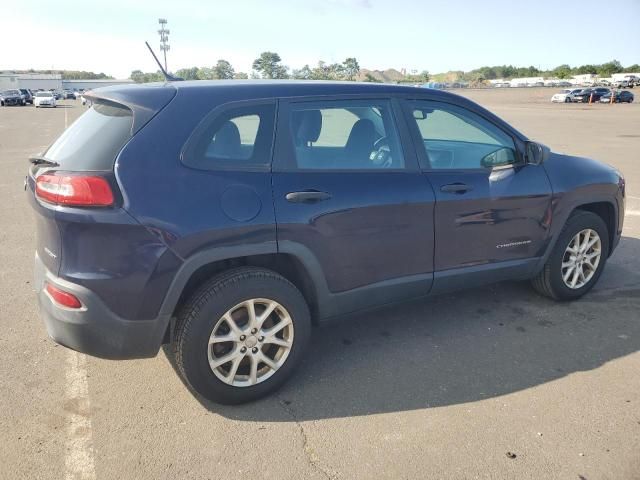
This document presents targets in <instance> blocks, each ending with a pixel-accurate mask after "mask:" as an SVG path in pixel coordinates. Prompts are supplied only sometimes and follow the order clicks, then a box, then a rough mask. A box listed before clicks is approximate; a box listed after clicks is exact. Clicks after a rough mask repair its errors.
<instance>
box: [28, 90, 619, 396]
mask: <svg viewBox="0 0 640 480" xmlns="http://www.w3.org/2000/svg"><path fill="white" fill-rule="evenodd" d="M91 101H92V106H91V108H90V109H89V110H88V111H87V112H86V113H85V114H84V115H82V116H81V117H80V118H79V119H78V120H77V121H76V122H75V123H74V124H73V125H72V126H71V127H70V128H68V129H67V130H66V131H65V132H64V133H63V135H62V136H61V137H60V138H59V139H58V140H57V141H56V142H55V143H54V144H53V145H51V146H50V147H49V148H48V150H47V151H46V152H44V154H43V155H42V156H41V157H37V158H33V159H31V162H32V166H31V168H30V172H29V176H28V178H27V186H28V191H29V198H30V200H31V203H32V204H33V207H34V209H35V211H36V213H37V215H36V217H37V251H36V280H37V281H36V288H37V292H38V297H39V302H40V306H41V311H42V314H43V316H44V320H45V323H46V325H47V330H48V332H49V334H50V335H51V337H53V339H54V340H56V341H57V342H59V343H61V344H63V345H66V346H68V347H70V348H73V349H75V350H78V351H81V352H85V353H87V354H90V355H95V356H98V357H104V358H112V359H125V358H140V357H152V356H154V355H156V354H157V352H158V351H159V348H160V346H161V345H162V344H163V343H171V345H172V346H173V350H172V351H173V352H174V353H175V361H176V362H175V363H176V365H177V367H178V369H179V371H180V372H181V374H182V375H183V377H184V379H185V380H186V382H187V383H188V384H189V385H190V386H191V387H192V388H193V389H194V390H195V391H197V392H198V393H200V394H201V395H203V396H204V397H206V398H208V399H210V400H213V401H216V402H221V403H241V402H244V401H249V400H252V399H256V398H258V397H260V396H263V395H265V394H266V393H268V392H270V391H272V390H273V389H274V388H276V387H278V386H279V385H281V384H282V383H283V382H284V380H285V379H286V378H287V377H288V376H289V375H290V374H291V372H292V370H293V368H294V367H295V365H296V364H297V363H299V361H300V358H301V355H302V354H303V352H304V350H305V347H306V344H307V341H308V339H309V336H310V333H311V325H312V323H313V322H316V321H322V320H325V319H327V318H330V317H335V316H338V315H342V314H345V313H348V312H353V311H356V310H360V309H364V308H372V307H377V306H381V305H384V304H389V303H392V302H398V301H403V300H408V299H413V298H419V297H424V296H427V295H432V294H438V293H442V292H446V291H451V290H454V289H457V288H461V287H470V286H475V285H481V284H486V283H489V282H496V281H501V280H508V279H514V280H523V279H531V280H532V282H533V285H534V287H535V288H536V289H537V290H538V291H539V292H541V293H542V294H544V295H547V296H549V297H552V298H555V299H558V300H571V299H576V298H578V297H580V296H582V295H583V294H585V293H586V292H587V291H589V289H591V287H593V285H594V283H595V282H596V281H597V280H598V277H599V276H600V274H601V273H602V270H603V268H604V265H605V262H606V260H607V258H608V257H609V255H611V253H612V251H613V250H614V248H615V247H616V245H617V244H618V241H619V239H620V235H621V230H622V223H623V218H624V190H625V186H624V180H623V178H622V176H621V175H620V173H618V172H617V171H616V170H614V169H613V168H610V167H608V166H606V165H603V164H601V163H598V162H596V161H593V160H589V159H585V158H576V157H570V156H566V155H558V154H553V153H551V152H549V150H548V149H547V148H546V147H544V146H542V145H540V144H537V143H534V142H531V141H529V140H528V139H527V138H526V137H525V136H524V135H523V134H521V133H520V132H518V131H517V130H515V129H514V128H512V127H511V126H509V125H508V124H506V123H505V122H503V121H502V120H500V119H499V118H497V117H496V116H495V115H493V114H492V113H490V112H488V111H487V110H485V109H484V108H482V107H480V106H478V105H476V104H475V103H473V102H471V101H469V100H466V99H464V98H461V97H459V96H456V95H452V94H449V93H445V92H441V91H433V90H425V89H418V88H410V87H401V86H393V85H375V84H363V83H355V82H350V83H330V82H318V83H316V82H288V81H281V82H269V81H257V82H250V81H249V82H241V81H229V82H225V81H215V82H171V83H166V84H155V85H144V86H130V85H127V86H119V87H108V88H103V89H99V90H95V91H93V92H92V96H91Z"/></svg>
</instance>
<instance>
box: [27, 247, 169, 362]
mask: <svg viewBox="0 0 640 480" xmlns="http://www.w3.org/2000/svg"><path fill="white" fill-rule="evenodd" d="M45 282H48V283H51V284H52V285H54V286H56V287H58V288H60V289H62V290H64V291H67V292H69V293H72V294H73V295H75V296H76V297H78V299H79V300H80V301H81V302H82V305H83V308H82V309H76V310H72V309H69V308H65V307H61V306H60V305H58V304H56V303H54V302H53V300H52V299H51V297H50V296H49V294H48V293H47V292H46V291H45V289H44V286H45ZM34 287H35V289H36V293H37V296H38V302H39V304H40V314H41V316H42V318H43V320H44V323H45V325H46V327H47V332H48V333H49V336H50V337H51V338H52V339H53V340H54V341H56V342H57V343H59V344H61V345H64V346H65V347H69V348H71V349H73V350H77V351H79V352H82V353H86V354H88V355H92V356H94V357H100V358H108V359H113V360H122V359H131V358H149V357H154V356H156V355H157V353H158V350H159V349H160V346H161V344H162V340H163V338H164V334H165V332H166V329H167V326H168V325H169V320H170V317H169V316H168V315H167V316H160V317H157V318H155V319H153V320H125V319H122V318H120V317H119V316H118V315H116V314H115V313H113V312H112V311H110V310H109V309H108V308H107V307H106V306H105V305H104V303H103V302H102V301H101V300H100V299H99V298H98V297H97V295H96V294H94V293H93V292H91V291H90V290H88V289H86V288H84V287H82V286H80V285H76V284H73V283H70V282H67V281H65V280H62V279H60V278H58V277H56V276H55V275H53V274H52V273H51V272H50V271H49V270H48V269H47V268H46V267H45V265H44V263H43V262H42V260H41V259H40V257H39V256H38V254H37V253H36V256H35V283H34Z"/></svg>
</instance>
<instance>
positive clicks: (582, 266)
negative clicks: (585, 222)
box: [562, 228, 602, 290]
mask: <svg viewBox="0 0 640 480" xmlns="http://www.w3.org/2000/svg"><path fill="white" fill-rule="evenodd" d="M601 256H602V242H601V241H600V235H598V232H596V231H595V230H592V229H590V228H586V229H584V230H581V231H580V232H578V233H577V234H576V235H575V236H574V237H573V238H572V239H571V241H570V242H569V245H567V248H566V249H565V251H564V255H563V257H562V280H563V281H564V284H565V285H566V286H567V287H569V288H571V289H573V290H576V289H578V288H582V287H584V286H585V285H586V284H587V283H589V281H590V280H591V279H592V278H593V276H594V275H595V273H596V270H597V269H598V265H599V264H600V257H601Z"/></svg>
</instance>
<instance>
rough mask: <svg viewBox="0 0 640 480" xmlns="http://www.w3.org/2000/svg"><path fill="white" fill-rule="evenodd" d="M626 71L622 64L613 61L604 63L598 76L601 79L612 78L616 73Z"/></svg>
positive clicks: (599, 69) (599, 68)
mask: <svg viewBox="0 0 640 480" xmlns="http://www.w3.org/2000/svg"><path fill="white" fill-rule="evenodd" d="M623 70H624V68H623V67H622V64H621V63H620V62H619V61H618V60H611V61H610V62H607V63H603V64H602V65H600V66H599V67H598V75H600V76H601V77H610V76H611V75H613V74H614V73H620V72H622V71H623Z"/></svg>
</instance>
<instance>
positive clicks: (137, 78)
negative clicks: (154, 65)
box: [129, 70, 164, 83]
mask: <svg viewBox="0 0 640 480" xmlns="http://www.w3.org/2000/svg"><path fill="white" fill-rule="evenodd" d="M129 78H131V80H133V81H134V82H136V83H149V82H161V81H163V80H164V75H162V72H160V71H159V70H158V71H157V72H155V73H152V72H150V73H144V72H142V71H141V70H134V71H133V72H131V75H129Z"/></svg>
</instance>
